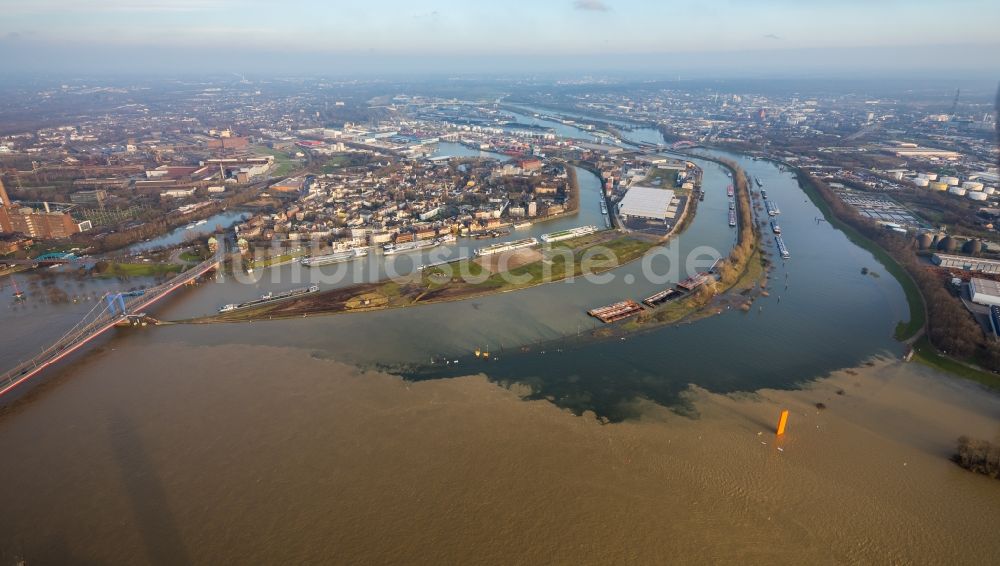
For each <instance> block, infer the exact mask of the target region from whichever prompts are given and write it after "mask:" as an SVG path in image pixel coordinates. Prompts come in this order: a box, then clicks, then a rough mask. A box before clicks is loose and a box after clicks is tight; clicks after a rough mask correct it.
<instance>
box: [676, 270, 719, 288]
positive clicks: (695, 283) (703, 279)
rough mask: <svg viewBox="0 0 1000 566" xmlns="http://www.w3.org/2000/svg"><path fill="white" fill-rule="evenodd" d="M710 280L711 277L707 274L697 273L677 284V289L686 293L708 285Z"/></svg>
mask: <svg viewBox="0 0 1000 566" xmlns="http://www.w3.org/2000/svg"><path fill="white" fill-rule="evenodd" d="M710 279H712V276H711V275H709V274H708V273H698V274H695V275H692V276H691V277H688V278H687V279H685V280H684V281H681V282H680V283H678V284H677V288H678V289H683V290H684V291H688V292H690V291H694V290H695V289H697V288H698V287H701V286H702V285H704V284H705V283H708V282H709V280H710Z"/></svg>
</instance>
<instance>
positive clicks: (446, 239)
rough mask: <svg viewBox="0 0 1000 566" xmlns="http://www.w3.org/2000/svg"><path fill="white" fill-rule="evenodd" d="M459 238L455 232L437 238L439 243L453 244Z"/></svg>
mask: <svg viewBox="0 0 1000 566" xmlns="http://www.w3.org/2000/svg"><path fill="white" fill-rule="evenodd" d="M457 240H458V238H456V237H455V235H454V234H445V235H444V236H441V237H440V238H438V239H437V241H438V243H439V244H451V243H454V242H455V241H457Z"/></svg>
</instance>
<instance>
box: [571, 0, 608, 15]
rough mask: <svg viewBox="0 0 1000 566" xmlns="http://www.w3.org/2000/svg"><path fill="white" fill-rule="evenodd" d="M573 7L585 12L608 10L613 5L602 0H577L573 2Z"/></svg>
mask: <svg viewBox="0 0 1000 566" xmlns="http://www.w3.org/2000/svg"><path fill="white" fill-rule="evenodd" d="M573 9H575V10H583V11H585V12H607V11H608V10H610V9H611V7H610V6H608V5H607V4H605V3H604V2H602V1H601V0H576V1H575V2H573Z"/></svg>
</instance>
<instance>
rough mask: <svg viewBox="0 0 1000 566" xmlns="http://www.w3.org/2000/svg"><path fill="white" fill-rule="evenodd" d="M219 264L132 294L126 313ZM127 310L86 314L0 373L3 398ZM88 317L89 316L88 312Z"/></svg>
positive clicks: (208, 263)
mask: <svg viewBox="0 0 1000 566" xmlns="http://www.w3.org/2000/svg"><path fill="white" fill-rule="evenodd" d="M218 265H219V260H218V259H217V258H213V259H210V260H207V261H204V262H202V263H200V264H198V265H196V266H195V267H192V268H191V269H189V270H187V271H185V272H183V273H181V274H179V275H177V276H175V277H174V278H173V279H171V280H169V281H167V282H166V283H163V284H161V285H157V286H156V287H152V288H150V289H147V290H146V291H145V293H143V294H142V295H139V296H136V297H133V298H131V299H129V300H128V301H126V302H125V310H126V313H129V312H135V311H138V310H142V309H145V308H147V307H149V306H151V305H152V304H153V303H156V302H157V301H159V300H160V299H162V298H163V297H165V296H167V295H169V294H170V293H172V292H174V291H176V290H177V289H179V288H180V287H181V286H182V285H185V284H187V283H189V282H190V281H193V280H194V279H196V278H197V277H200V276H202V275H204V274H205V273H207V272H209V271H211V270H213V269H215V268H216V267H218ZM126 313H111V312H109V311H108V308H107V307H105V310H103V311H101V312H100V313H98V314H97V315H95V316H94V319H93V320H90V321H87V317H84V320H82V321H80V324H78V325H77V326H76V327H74V328H73V329H72V330H70V331H69V332H68V333H66V334H65V335H64V336H63V337H62V338H60V339H59V340H58V341H56V342H55V343H54V344H52V345H51V346H48V347H47V348H45V349H44V350H42V351H41V352H40V353H39V354H38V355H36V356H35V357H33V358H31V359H30V360H25V361H23V362H21V363H19V364H18V365H17V366H15V367H14V368H12V369H10V370H8V371H7V372H5V373H3V374H2V375H0V397H3V396H5V395H6V394H8V393H9V392H10V391H12V390H13V389H14V388H16V387H17V386H18V385H21V384H22V383H24V382H26V381H28V380H29V379H31V378H33V377H35V376H36V375H38V374H39V373H41V372H42V371H43V370H45V368H47V367H49V366H51V365H53V364H55V363H57V362H58V361H60V360H62V359H63V358H65V357H66V356H68V355H70V354H72V353H73V352H75V351H77V350H79V349H80V348H82V347H83V346H84V345H86V344H87V343H88V342H90V341H91V340H93V339H94V338H97V337H98V336H100V335H101V334H104V333H105V332H107V331H108V330H110V329H111V328H113V327H114V326H115V324H117V323H118V322H119V321H121V320H122V319H124V318H125V316H126ZM88 316H90V315H89V314H88Z"/></svg>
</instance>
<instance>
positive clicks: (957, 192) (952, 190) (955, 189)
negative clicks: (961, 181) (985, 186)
mask: <svg viewBox="0 0 1000 566" xmlns="http://www.w3.org/2000/svg"><path fill="white" fill-rule="evenodd" d="M948 192H949V193H951V194H953V195H958V196H960V197H964V196H965V193H967V192H969V191H967V190H965V189H963V188H962V187H951V188H950V189H948Z"/></svg>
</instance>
